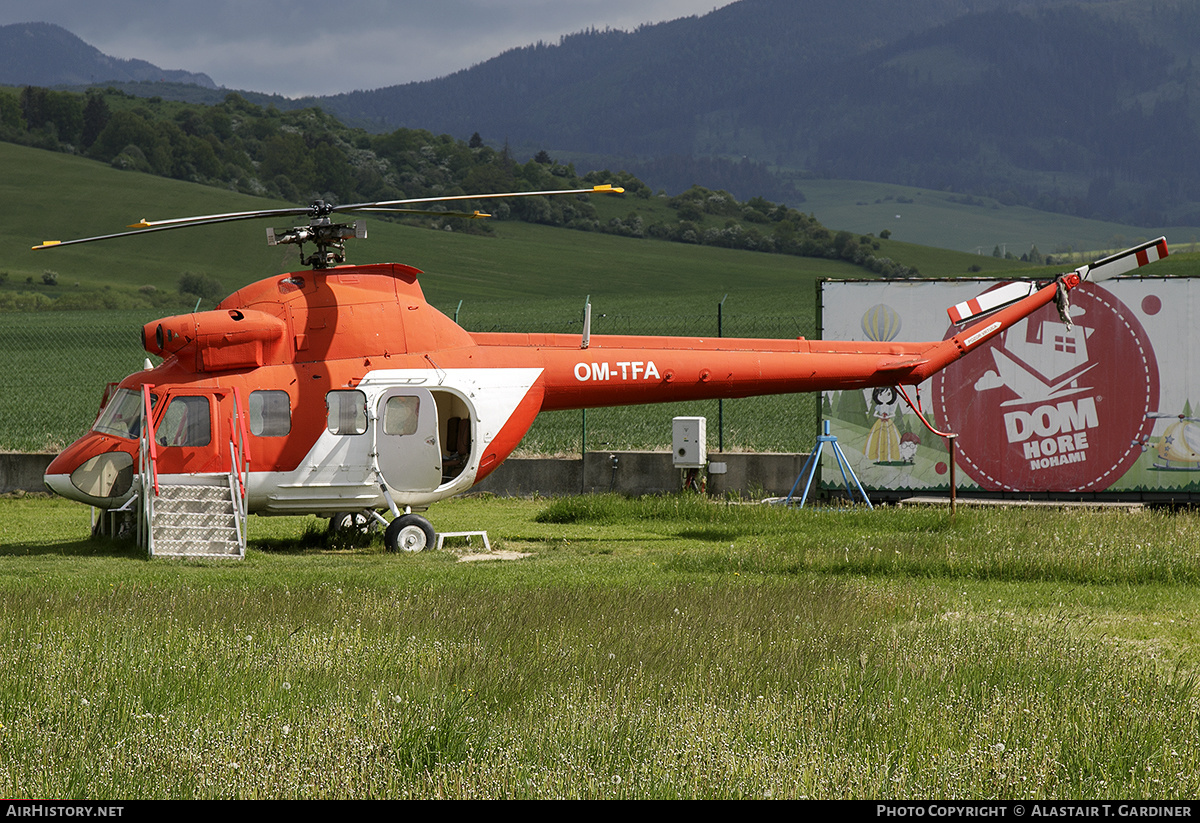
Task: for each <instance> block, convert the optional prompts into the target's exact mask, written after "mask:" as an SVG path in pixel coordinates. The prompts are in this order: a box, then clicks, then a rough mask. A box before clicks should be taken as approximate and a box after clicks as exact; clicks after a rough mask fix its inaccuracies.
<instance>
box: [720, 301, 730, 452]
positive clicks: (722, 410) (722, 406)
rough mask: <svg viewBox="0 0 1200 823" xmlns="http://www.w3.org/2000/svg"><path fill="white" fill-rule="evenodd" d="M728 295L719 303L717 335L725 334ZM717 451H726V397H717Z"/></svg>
mask: <svg viewBox="0 0 1200 823" xmlns="http://www.w3.org/2000/svg"><path fill="white" fill-rule="evenodd" d="M727 297H729V295H728V294H726V295H725V297H722V298H721V302H720V303H718V304H717V337H724V336H725V335H724V334H723V333H722V332H723V330H722V327H721V314H722V308H723V307H724V305H725V298H727ZM717 451H718V452H723V451H725V399H724V398H723V397H719V398H717Z"/></svg>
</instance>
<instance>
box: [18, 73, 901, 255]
mask: <svg viewBox="0 0 1200 823" xmlns="http://www.w3.org/2000/svg"><path fill="white" fill-rule="evenodd" d="M0 139H3V140H5V141H8V142H14V143H20V144H23V145H28V146H33V147H37V148H42V149H48V150H53V151H62V152H68V153H73V154H78V155H82V156H85V157H88V158H91V159H93V160H96V161H98V162H102V163H108V164H109V165H111V166H113V167H114V168H118V169H123V170H128V171H131V172H143V173H148V174H155V175H159V176H163V177H171V178H175V179H179V180H188V181H191V182H195V183H201V184H205V185H212V186H220V187H223V188H228V189H231V190H235V191H239V192H243V193H247V194H252V195H258V196H265V197H274V198H278V199H282V200H286V201H288V202H293V203H297V204H304V203H307V202H310V201H311V200H313V199H318V198H319V199H323V200H327V201H332V202H336V203H355V202H370V201H377V200H400V199H405V198H418V197H436V196H439V195H461V194H468V193H479V194H492V193H499V192H505V191H532V190H541V189H563V188H581V187H585V186H590V185H595V184H597V183H608V182H611V183H614V184H617V185H620V186H623V187H624V188H625V190H626V193H625V195H624V197H626V198H627V199H628V200H630V201H632V203H633V205H634V208H633V210H632V211H631V212H630V213H629V215H628V216H626V217H624V218H611V219H607V220H602V219H601V218H600V217H599V216H598V214H597V212H596V209H595V208H594V207H593V206H592V205H591V203H589V202H587V200H586V198H525V199H520V200H514V201H512V202H511V203H504V204H501V205H499V206H491V207H489V209H488V211H489V212H490V213H492V214H493V216H494V217H496V218H497V219H501V220H503V219H516V220H524V221H528V222H533V223H542V224H546V225H553V226H561V227H566V228H571V229H576V230H583V231H597V232H607V233H612V234H619V235H623V236H628V237H649V238H655V239H660V240H667V241H673V242H680V243H691V244H699V245H711V246H721V247H725V248H736V249H746V250H752V251H761V252H770V253H777V254H789V255H797V256H803V257H822V258H832V259H841V260H846V261H848V262H851V263H854V264H856V265H860V266H863V267H864V268H866V269H868V270H870V271H873V272H876V273H879V274H882V275H884V276H904V275H912V274H915V273H916V272H915V271H914V270H912V269H909V268H907V267H904V266H902V265H900V264H898V263H895V262H894V261H892V260H889V259H887V258H884V257H881V256H879V255H878V254H877V252H878V250H879V246H880V243H879V240H878V239H877V238H874V237H871V236H869V235H855V234H851V233H849V232H834V231H831V230H829V229H827V228H825V227H824V226H822V225H821V224H820V223H819V222H818V221H817V220H816V219H815V218H814V217H813V216H812V215H809V214H804V213H803V212H800V211H798V210H796V209H794V208H789V207H787V206H785V205H782V204H776V203H773V202H770V201H768V200H766V199H764V198H762V197H753V198H750V199H749V200H747V201H745V202H741V201H738V200H737V199H736V198H735V197H733V195H731V194H729V193H728V192H727V191H724V190H717V189H708V188H704V187H700V186H693V187H691V188H690V189H688V190H687V191H685V192H683V193H682V194H680V195H678V196H676V197H673V198H667V197H666V195H665V193H663V192H661V191H660V192H659V193H657V195H656V194H655V193H653V192H651V190H650V188H649V187H648V186H647V185H646V184H645V183H643V182H642V181H641V180H640V179H638V178H637V177H635V176H634V175H633V174H631V173H629V172H625V171H620V172H612V171H609V170H604V171H594V172H589V173H586V174H580V173H578V172H577V171H576V169H575V167H574V165H573V164H562V163H558V162H555V161H554V160H553V159H552V158H551V157H550V156H549V155H548V154H547V153H546V152H545V151H541V152H538V153H537V154H535V155H534V156H533V157H531V158H529V159H528V160H526V161H524V162H521V161H519V160H518V159H517V158H515V157H514V156H513V153H512V152H511V151H510V150H509V149H508V147H507V146H504V147H501V148H494V147H492V146H488V145H486V144H485V143H484V141H483V139H482V138H481V137H480V136H479V135H478V133H476V134H474V135H472V137H471V138H470V139H468V140H465V141H464V140H459V139H456V138H453V137H451V136H449V135H445V134H443V135H434V134H432V133H431V132H428V131H425V130H420V129H408V128H401V129H396V130H395V131H392V132H389V133H385V134H373V133H368V132H367V131H365V130H363V129H358V128H350V127H347V126H345V125H344V124H343V123H341V122H340V121H339V120H338V119H337V118H335V117H333V116H332V115H330V114H328V113H326V112H325V111H323V110H321V109H319V108H307V109H299V110H292V111H280V110H278V109H276V108H275V107H273V106H267V107H265V108H264V107H262V106H258V105H256V104H254V103H251V102H249V101H247V100H246V99H245V98H243V97H241V96H240V95H238V94H233V93H231V94H228V95H227V96H226V97H225V99H224V101H223V102H221V103H219V104H217V105H203V104H197V103H184V102H178V101H167V100H163V99H161V98H154V97H151V98H140V97H134V96H132V95H128V94H126V93H125V92H122V91H119V90H117V89H113V88H108V89H93V90H90V91H88V92H86V93H82V94H80V93H75V92H70V91H56V90H51V89H44V88H39V87H33V86H26V87H24V88H21V89H0ZM652 196H658V197H660V198H661V199H663V200H665V201H666V203H667V205H668V206H670V208H671V209H672V210H673V213H674V217H673V219H672V218H665V219H664V218H655V219H651V218H648V217H646V216H644V215H643V214H640V213H639V212H638V210H637V208H636V203H637V201H638V200H649V198H651V197H652ZM797 196H798V197H799V198H800V200H801V201H802V200H803V197H802V195H799V193H797ZM655 213H656V214H662V213H663V212H662V210H661V209H656V210H655ZM411 220H414V221H416V222H424V223H427V224H429V225H432V226H434V227H437V228H445V227H452V228H454V229H455V230H460V231H477V232H486V231H488V228H487V227H486V226H485V225H481V224H480V221H458V220H452V219H451V218H439V217H437V216H436V215H435V216H432V217H423V218H411Z"/></svg>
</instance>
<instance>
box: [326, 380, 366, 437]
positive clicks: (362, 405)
mask: <svg viewBox="0 0 1200 823" xmlns="http://www.w3.org/2000/svg"><path fill="white" fill-rule="evenodd" d="M325 406H326V408H327V409H328V411H329V416H328V423H327V425H328V427H329V431H330V432H331V433H333V434H362V433H363V432H365V431H366V430H367V396H366V395H365V394H363V393H362V392H360V391H357V390H352V391H331V392H329V394H327V395H325Z"/></svg>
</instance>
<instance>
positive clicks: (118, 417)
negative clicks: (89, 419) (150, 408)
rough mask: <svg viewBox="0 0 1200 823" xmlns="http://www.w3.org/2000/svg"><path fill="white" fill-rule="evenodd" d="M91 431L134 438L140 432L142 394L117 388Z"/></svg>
mask: <svg viewBox="0 0 1200 823" xmlns="http://www.w3.org/2000/svg"><path fill="white" fill-rule="evenodd" d="M92 431H95V432H99V433H100V434H111V435H112V436H114V437H124V438H127V439H129V440H136V439H137V437H138V435H139V434H141V432H142V396H141V395H140V394H139V393H138V392H135V391H131V390H129V389H117V391H116V394H114V395H113V396H112V398H111V399H110V400H109V401H108V405H107V406H105V407H104V411H102V412H100V416H99V417H98V418H96V422H95V424H93V426H92Z"/></svg>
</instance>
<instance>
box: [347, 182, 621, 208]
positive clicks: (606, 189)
mask: <svg viewBox="0 0 1200 823" xmlns="http://www.w3.org/2000/svg"><path fill="white" fill-rule="evenodd" d="M624 191H625V189H623V188H621V187H620V186H613V185H611V184H609V183H605V184H603V185H600V186H592V187H591V188H590V189H558V190H556V191H509V192H501V193H499V194H454V195H449V196H445V197H412V198H409V199H407V200H379V201H377V202H374V203H352V204H350V205H348V206H334V207H333V210H334V211H369V210H379V209H382V208H385V207H388V206H408V205H412V204H414V203H441V202H448V201H452V200H496V199H499V198H501V197H539V196H542V195H551V194H622V193H623V192H624Z"/></svg>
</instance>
